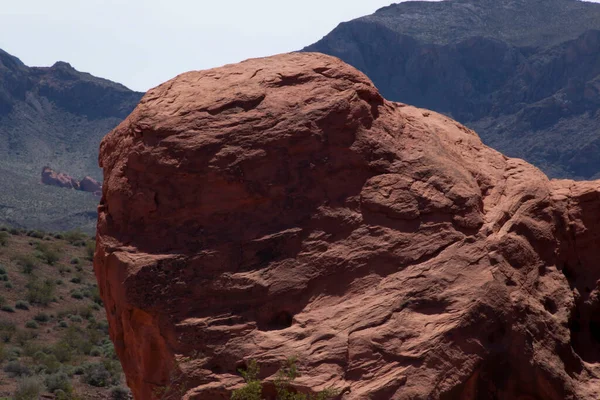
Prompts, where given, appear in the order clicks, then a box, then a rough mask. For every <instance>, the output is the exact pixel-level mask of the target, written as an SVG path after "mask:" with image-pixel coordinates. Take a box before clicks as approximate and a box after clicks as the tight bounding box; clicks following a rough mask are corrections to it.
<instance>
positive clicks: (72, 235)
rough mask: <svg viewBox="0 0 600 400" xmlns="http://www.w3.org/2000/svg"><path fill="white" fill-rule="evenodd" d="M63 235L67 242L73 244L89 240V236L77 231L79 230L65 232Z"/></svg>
mask: <svg viewBox="0 0 600 400" xmlns="http://www.w3.org/2000/svg"><path fill="white" fill-rule="evenodd" d="M62 235H63V237H64V238H65V240H66V241H67V242H69V243H71V244H75V243H77V242H80V241H85V240H86V239H87V238H88V235H86V234H85V233H83V232H81V231H77V230H75V231H68V232H63V234H62Z"/></svg>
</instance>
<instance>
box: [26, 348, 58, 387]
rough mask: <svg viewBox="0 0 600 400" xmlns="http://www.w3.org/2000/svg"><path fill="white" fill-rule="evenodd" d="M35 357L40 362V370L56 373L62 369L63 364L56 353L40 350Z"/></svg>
mask: <svg viewBox="0 0 600 400" xmlns="http://www.w3.org/2000/svg"><path fill="white" fill-rule="evenodd" d="M33 358H34V360H35V361H36V363H37V364H38V367H39V369H40V372H44V373H46V374H55V373H57V372H59V371H60V369H61V366H62V364H61V363H60V362H59V361H58V358H56V356H55V355H54V354H46V353H44V352H41V351H39V352H37V353H36V354H35V355H34V357H33ZM46 385H47V384H46Z"/></svg>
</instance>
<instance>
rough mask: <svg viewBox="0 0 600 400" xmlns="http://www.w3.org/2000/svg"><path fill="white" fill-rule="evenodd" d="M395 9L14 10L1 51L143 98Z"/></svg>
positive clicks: (282, 3) (311, 4) (204, 1)
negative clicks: (184, 77)
mask: <svg viewBox="0 0 600 400" xmlns="http://www.w3.org/2000/svg"><path fill="white" fill-rule="evenodd" d="M392 2H393V0H303V1H289V0H254V1H253V0H229V1H226V0H220V1H219V0H53V1H48V0H18V1H14V0H13V1H10V2H9V1H6V2H3V4H2V8H1V9H0V49H3V50H5V51H6V52H8V53H10V54H12V55H14V56H16V57H18V58H20V59H21V61H23V62H24V63H25V64H27V65H29V66H49V65H52V64H54V62H56V61H59V60H60V61H66V62H69V63H70V64H71V65H72V66H73V67H75V68H76V69H78V70H80V71H85V72H90V73H92V74H93V75H96V76H100V77H102V78H107V79H110V80H113V81H116V82H119V83H122V84H124V85H126V86H128V87H129V88H131V89H135V90H140V91H145V90H147V89H149V88H151V87H153V86H156V85H158V84H160V83H162V82H164V81H166V80H168V79H170V78H172V77H174V76H175V75H177V74H179V73H182V72H185V71H189V70H194V69H206V68H212V67H217V66H220V65H223V64H227V63H233V62H238V61H242V60H244V59H246V58H251V57H261V56H267V55H272V54H277V53H283V52H288V51H293V50H299V49H301V48H302V47H304V46H307V45H309V44H312V43H314V42H316V41H317V40H319V39H321V38H322V37H323V36H325V35H326V34H327V33H329V32H330V31H331V30H332V29H333V28H335V27H336V26H337V25H338V24H339V23H340V22H342V21H347V20H351V19H353V18H356V17H360V16H363V15H367V14H371V13H373V12H375V10H377V9H378V8H381V7H383V6H387V5H389V4H391V3H392Z"/></svg>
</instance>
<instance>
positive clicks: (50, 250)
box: [35, 242, 60, 265]
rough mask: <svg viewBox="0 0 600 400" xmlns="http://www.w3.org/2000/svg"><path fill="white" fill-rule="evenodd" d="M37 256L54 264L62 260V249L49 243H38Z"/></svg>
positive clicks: (49, 263) (47, 262)
mask: <svg viewBox="0 0 600 400" xmlns="http://www.w3.org/2000/svg"><path fill="white" fill-rule="evenodd" d="M35 248H36V250H37V257H38V258H39V259H41V260H42V261H44V262H45V263H46V264H48V265H54V264H55V263H56V262H57V261H58V260H60V250H59V249H58V248H57V247H56V246H51V245H50V244H48V243H39V242H38V243H36V245H35Z"/></svg>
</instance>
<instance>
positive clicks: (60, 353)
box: [52, 340, 73, 363]
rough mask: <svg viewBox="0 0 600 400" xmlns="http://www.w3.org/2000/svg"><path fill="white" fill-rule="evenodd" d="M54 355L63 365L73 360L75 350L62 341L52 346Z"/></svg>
mask: <svg viewBox="0 0 600 400" xmlns="http://www.w3.org/2000/svg"><path fill="white" fill-rule="evenodd" d="M52 354H53V355H54V356H55V357H56V359H57V360H58V361H59V362H61V363H65V362H68V361H71V360H72V359H73V349H72V348H71V346H70V345H69V344H68V343H66V342H65V341H64V340H61V341H59V342H58V343H56V344H55V345H54V346H52Z"/></svg>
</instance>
